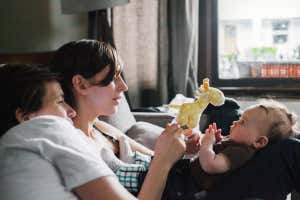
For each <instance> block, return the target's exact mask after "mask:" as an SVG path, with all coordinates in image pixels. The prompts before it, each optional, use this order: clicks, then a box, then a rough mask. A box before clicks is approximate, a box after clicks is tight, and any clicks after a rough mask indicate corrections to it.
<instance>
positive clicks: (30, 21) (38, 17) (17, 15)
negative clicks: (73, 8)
mask: <svg viewBox="0 0 300 200" xmlns="http://www.w3.org/2000/svg"><path fill="white" fill-rule="evenodd" d="M0 26H1V28H0V30H1V31H0V54H1V53H2V54H16V53H28V52H30V53H32V52H44V51H52V50H55V49H57V48H58V47H59V46H61V44H63V43H66V42H68V41H71V40H77V39H80V38H84V37H87V14H80V15H63V14H61V5H60V1H59V0H42V1H41V0H26V1H24V2H22V1H19V0H9V1H1V3H0Z"/></svg>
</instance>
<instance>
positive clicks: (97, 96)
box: [86, 66, 128, 115]
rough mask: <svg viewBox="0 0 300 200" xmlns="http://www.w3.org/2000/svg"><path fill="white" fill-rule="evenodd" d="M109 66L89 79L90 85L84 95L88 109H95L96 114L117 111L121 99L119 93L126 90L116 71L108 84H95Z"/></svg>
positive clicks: (99, 80) (103, 76)
mask: <svg viewBox="0 0 300 200" xmlns="http://www.w3.org/2000/svg"><path fill="white" fill-rule="evenodd" d="M109 69H110V68H109V66H106V67H105V68H104V69H103V70H102V71H101V72H99V73H97V74H96V75H95V76H93V77H92V78H91V79H89V82H90V86H89V88H88V92H87V95H86V98H87V106H89V108H88V109H89V110H92V111H95V112H96V115H111V114H113V113H115V112H116V111H117V108H118V105H119V103H120V100H121V93H122V92H124V91H127V90H128V87H127V85H126V83H125V82H124V80H123V78H122V77H121V74H120V73H117V74H116V75H115V77H114V79H113V81H111V82H110V83H109V84H108V85H106V86H101V85H97V83H100V82H101V81H102V80H103V79H104V78H105V77H106V76H107V74H108V72H109Z"/></svg>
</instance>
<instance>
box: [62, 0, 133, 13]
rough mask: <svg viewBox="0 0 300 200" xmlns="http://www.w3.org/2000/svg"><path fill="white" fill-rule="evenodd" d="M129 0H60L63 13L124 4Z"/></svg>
mask: <svg viewBox="0 0 300 200" xmlns="http://www.w3.org/2000/svg"><path fill="white" fill-rule="evenodd" d="M128 2H129V0H61V8H62V13H63V14H73V13H79V12H88V11H95V10H101V9H105V8H112V7H114V6H117V5H124V4H126V3H128Z"/></svg>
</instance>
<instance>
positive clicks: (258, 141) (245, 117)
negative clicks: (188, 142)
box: [192, 100, 296, 189]
mask: <svg viewBox="0 0 300 200" xmlns="http://www.w3.org/2000/svg"><path fill="white" fill-rule="evenodd" d="M295 127H296V115H295V114H293V113H290V112H289V111H288V109H287V108H286V107H285V106H284V105H283V104H280V103H279V102H276V101H274V100H263V101H261V102H260V103H259V104H257V105H254V106H251V107H249V108H248V109H246V110H245V112H244V113H243V114H242V116H241V117H240V119H239V120H238V121H234V122H233V124H232V126H231V127H230V134H229V136H227V137H224V138H223V139H222V141H220V142H217V141H216V137H215V134H216V133H218V132H220V131H221V130H220V129H217V127H216V124H212V125H210V126H209V128H208V129H207V130H206V132H205V135H204V137H203V138H202V141H201V145H200V150H199V152H198V155H199V156H198V159H197V160H195V161H194V162H193V163H194V164H192V165H194V167H192V171H193V174H194V175H196V176H195V177H197V178H196V181H197V182H198V184H199V185H200V186H201V188H204V189H209V188H210V187H211V186H212V184H213V182H214V181H216V180H214V179H217V178H218V176H216V175H215V174H220V173H225V172H230V171H232V170H235V169H237V168H239V167H241V166H242V165H243V164H245V163H246V162H247V161H248V160H249V159H251V158H252V156H253V155H254V154H255V152H256V151H257V150H259V149H261V148H263V147H265V146H267V145H268V144H271V143H275V142H276V141H278V140H281V139H284V138H287V137H290V136H294V135H295V134H296V130H295ZM217 135H218V134H217ZM216 142H217V143H216ZM209 174H214V176H210V175H209Z"/></svg>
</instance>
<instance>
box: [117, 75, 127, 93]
mask: <svg viewBox="0 0 300 200" xmlns="http://www.w3.org/2000/svg"><path fill="white" fill-rule="evenodd" d="M118 89H119V90H120V91H122V92H125V91H127V90H128V86H127V84H126V83H125V81H124V80H123V78H122V77H120V79H119V81H118Z"/></svg>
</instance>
